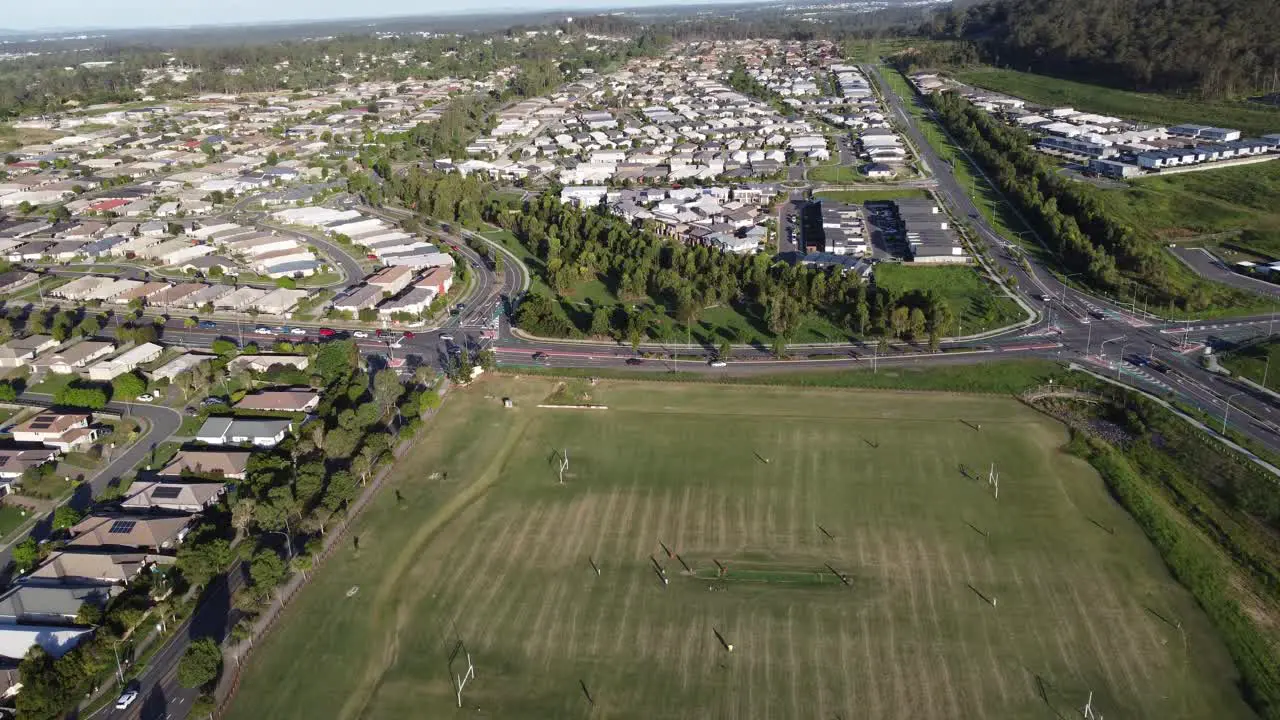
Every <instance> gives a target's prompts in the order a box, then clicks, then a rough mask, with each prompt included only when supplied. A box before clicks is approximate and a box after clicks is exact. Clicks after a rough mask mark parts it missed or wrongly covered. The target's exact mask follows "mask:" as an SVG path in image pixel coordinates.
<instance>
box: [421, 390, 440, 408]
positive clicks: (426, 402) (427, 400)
mask: <svg viewBox="0 0 1280 720" xmlns="http://www.w3.org/2000/svg"><path fill="white" fill-rule="evenodd" d="M419 402H420V403H421V404H422V412H423V413H428V412H431V411H432V410H435V409H436V408H438V407H440V393H438V392H436V391H435V390H428V391H426V392H424V393H422V397H421V398H419Z"/></svg>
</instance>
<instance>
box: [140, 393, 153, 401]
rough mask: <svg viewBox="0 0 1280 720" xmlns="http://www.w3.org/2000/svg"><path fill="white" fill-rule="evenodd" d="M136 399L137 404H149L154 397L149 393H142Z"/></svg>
mask: <svg viewBox="0 0 1280 720" xmlns="http://www.w3.org/2000/svg"><path fill="white" fill-rule="evenodd" d="M136 399H137V401H138V402H151V401H153V400H155V399H156V396H155V395H152V394H151V393H142V394H141V395H139V396H138V397H137V398H136Z"/></svg>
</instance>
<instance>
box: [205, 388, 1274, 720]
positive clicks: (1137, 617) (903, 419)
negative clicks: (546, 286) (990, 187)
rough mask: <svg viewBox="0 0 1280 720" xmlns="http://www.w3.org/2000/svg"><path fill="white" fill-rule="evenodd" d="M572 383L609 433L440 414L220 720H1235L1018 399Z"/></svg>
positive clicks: (1142, 561) (487, 406) (1151, 583)
mask: <svg viewBox="0 0 1280 720" xmlns="http://www.w3.org/2000/svg"><path fill="white" fill-rule="evenodd" d="M571 382H574V386H572V387H571V388H570V389H571V390H573V391H574V392H572V393H566V392H561V393H559V396H560V397H567V396H569V395H574V394H576V393H579V392H585V393H587V394H588V395H589V398H588V399H587V401H589V402H591V403H596V404H603V405H607V406H608V409H599V410H586V409H568V408H538V407H537V404H538V403H540V402H543V401H544V400H545V399H546V398H548V396H551V395H552V394H553V392H554V391H555V390H556V387H557V381H555V380H550V379H545V378H523V379H514V378H510V377H494V378H485V379H483V380H482V381H480V382H478V383H476V384H475V385H474V386H473V387H470V388H468V389H465V390H462V391H460V392H456V393H453V394H451V396H450V397H449V399H448V402H447V404H446V407H445V408H444V410H443V412H442V414H441V415H440V416H439V417H438V418H437V419H436V420H433V421H432V423H431V424H429V425H428V427H427V428H426V430H425V431H424V432H423V434H422V435H421V436H420V438H419V440H418V444H417V445H416V446H415V447H414V449H413V450H412V451H411V452H410V454H409V455H407V456H406V458H405V459H404V460H402V462H401V463H400V465H399V466H398V467H397V468H396V469H395V470H394V471H393V477H392V484H391V485H389V486H387V487H384V488H383V490H382V491H381V493H380V495H379V496H378V498H377V499H376V500H375V501H374V503H373V504H372V505H371V507H370V508H369V510H368V511H367V512H366V513H365V515H364V516H362V517H361V518H360V520H359V522H358V525H357V528H355V529H354V530H353V533H354V535H356V536H358V537H359V547H358V550H357V549H356V547H355V546H354V543H349V544H348V545H347V546H346V547H344V548H343V549H342V550H341V551H340V552H338V553H337V554H336V555H335V556H333V557H332V558H331V559H330V560H329V562H328V563H326V565H325V566H324V567H323V568H322V569H321V570H320V571H319V573H318V575H317V577H316V579H315V580H314V582H313V583H312V584H311V585H310V586H309V587H308V588H307V589H306V590H304V591H303V592H302V593H301V594H300V595H299V596H298V598H297V599H296V600H295V601H294V603H293V605H292V606H291V607H290V609H289V612H288V614H287V616H286V618H285V619H284V621H283V622H282V623H280V624H279V625H278V626H277V627H276V628H275V629H274V630H273V631H272V633H271V634H270V635H269V636H268V638H267V639H266V640H265V641H264V642H263V644H262V645H261V647H259V648H258V650H257V651H256V652H255V653H254V655H253V656H252V659H251V660H250V663H249V665H248V667H247V670H246V672H245V675H244V678H243V682H242V685H241V688H240V691H239V694H238V696H237V699H236V702H235V704H234V705H233V707H232V712H231V713H230V716H231V717H233V718H237V719H243V720H250V719H257V718H273V719H289V718H298V719H300V720H301V719H303V718H306V719H308V720H311V719H314V718H341V719H342V720H354V719H355V718H411V717H412V718H417V717H430V718H442V717H495V718H531V719H532V718H578V717H581V718H586V717H600V718H637V719H640V718H762V719H763V718H824V719H825V718H845V719H846V720H852V719H854V718H886V719H889V718H924V719H935V718H936V719H938V720H943V719H952V718H962V717H990V718H1002V719H1008V718H1053V717H1062V718H1066V717H1080V710H1081V708H1082V707H1083V706H1084V704H1085V702H1086V700H1087V698H1088V697H1089V694H1090V693H1091V692H1092V695H1093V705H1094V709H1095V710H1096V711H1098V712H1099V713H1100V714H1102V715H1105V716H1106V717H1108V718H1111V717H1114V718H1153V719H1154V718H1160V719H1168V718H1209V717H1212V718H1246V717H1251V714H1250V712H1249V710H1248V708H1247V707H1246V706H1245V705H1244V703H1243V702H1242V701H1241V700H1240V699H1239V696H1238V692H1237V690H1236V688H1235V687H1234V685H1233V681H1234V679H1235V673H1234V669H1233V667H1232V665H1231V663H1230V659H1229V657H1228V656H1227V654H1226V651H1225V649H1224V648H1223V647H1222V645H1221V643H1220V642H1219V641H1218V640H1217V639H1216V637H1215V636H1214V633H1213V630H1212V628H1211V627H1210V625H1209V622H1208V620H1207V618H1205V617H1204V615H1203V614H1202V613H1201V612H1200V611H1199V610H1198V609H1197V608H1196V606H1195V604H1194V601H1193V600H1192V599H1191V597H1190V595H1189V594H1188V593H1187V592H1186V591H1185V590H1183V589H1182V588H1181V587H1180V586H1179V585H1178V584H1177V583H1176V582H1175V581H1174V580H1173V579H1172V578H1171V577H1170V576H1169V574H1168V572H1167V571H1166V570H1165V568H1164V566H1163V565H1162V563H1161V561H1160V559H1159V557H1158V555H1157V554H1156V552H1155V550H1154V549H1153V548H1152V547H1151V546H1150V544H1149V543H1148V542H1147V541H1146V539H1145V538H1144V537H1143V536H1142V534H1141V531H1140V530H1139V529H1138V528H1137V526H1136V525H1135V524H1134V523H1133V522H1132V521H1131V520H1130V519H1129V517H1128V516H1127V515H1126V514H1125V513H1124V511H1123V510H1122V509H1121V508H1120V507H1119V506H1118V505H1117V504H1116V503H1115V502H1114V501H1113V500H1112V499H1111V498H1110V497H1109V496H1108V495H1107V493H1106V489H1105V487H1104V485H1103V483H1102V481H1101V480H1100V479H1099V478H1098V476H1097V474H1096V473H1094V472H1093V470H1092V469H1091V468H1090V467H1089V466H1088V465H1087V464H1085V463H1084V462H1083V461H1081V460H1078V459H1076V458H1074V457H1071V456H1068V455H1066V454H1064V453H1062V452H1060V450H1059V448H1060V447H1061V446H1062V445H1063V444H1064V443H1065V442H1066V440H1067V433H1066V431H1065V429H1064V428H1063V427H1062V426H1061V425H1060V424H1058V423H1056V422H1055V421H1052V420H1050V419H1048V418H1046V417H1044V416H1042V415H1040V414H1039V413H1037V412H1035V411H1033V410H1031V409H1030V408H1027V407H1025V406H1023V405H1021V404H1020V403H1018V402H1016V401H1015V400H1012V399H1009V398H1002V397H994V396H974V395H959V394H954V395H953V394H945V393H903V392H867V391H845V390H831V389H797V388H787V387H742V386H714V385H701V384H676V383H670V384H668V383H644V382H622V381H602V382H601V383H600V384H599V385H597V386H594V387H589V386H587V385H586V384H585V383H584V382H581V381H571ZM504 397H511V398H513V399H514V404H515V407H514V408H511V409H504V408H503V406H502V402H501V399H502V398H504ZM566 452H567V454H568V457H569V462H568V467H567V469H565V470H564V473H563V484H562V483H561V482H560V474H561V472H560V471H561V466H562V457H563V455H564V454H565V453H566ZM993 465H994V467H995V469H996V471H997V472H998V473H999V497H998V499H997V498H996V497H995V494H996V493H995V489H994V488H993V487H992V485H991V484H990V482H989V480H988V477H989V475H990V473H991V469H992V466H993ZM397 491H398V494H397ZM352 588H358V591H357V592H355V594H353V595H350V596H348V594H349V592H350V591H351V589H352ZM459 640H461V642H462V646H463V647H464V648H465V652H464V651H458V652H456V653H455V652H454V651H455V650H456V649H457V648H458V647H459V645H458V642H459ZM729 646H732V651H730V649H729ZM466 652H469V653H470V656H471V659H472V661H473V663H474V669H475V676H474V678H473V679H470V680H469V681H468V682H467V683H466V685H465V688H464V689H463V692H462V702H463V709H458V708H457V706H456V691H455V678H456V677H457V676H458V675H459V674H464V675H465V669H466V665H467V663H466ZM451 655H453V660H452V662H451V660H450V657H451Z"/></svg>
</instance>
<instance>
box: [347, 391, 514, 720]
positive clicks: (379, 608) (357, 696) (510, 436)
mask: <svg viewBox="0 0 1280 720" xmlns="http://www.w3.org/2000/svg"><path fill="white" fill-rule="evenodd" d="M529 422H530V417H529V416H528V415H524V416H522V417H520V418H519V419H518V420H517V421H516V422H514V423H512V425H511V429H510V430H508V431H507V437H506V439H505V440H504V441H503V444H502V446H501V447H500V448H499V450H498V452H497V453H495V454H494V456H493V460H492V461H490V463H489V467H487V468H486V469H485V471H484V473H482V474H481V475H480V476H479V477H478V478H476V480H475V481H474V482H472V483H471V484H470V485H468V486H467V487H465V488H463V489H462V490H460V491H459V492H458V494H456V495H454V496H453V497H452V498H450V499H449V501H448V502H446V503H445V504H444V505H442V506H441V507H440V509H439V510H437V511H436V512H435V513H434V514H433V515H432V516H431V517H430V518H428V519H427V521H426V522H424V523H423V524H422V525H421V526H420V527H419V528H418V530H417V531H416V532H415V533H414V534H413V536H412V537H410V538H409V540H408V541H407V542H406V543H405V544H404V546H403V547H402V548H401V550H400V554H399V555H397V556H396V558H395V560H394V561H392V563H391V565H390V567H388V568H387V572H386V573H384V574H383V578H384V579H383V581H382V582H381V583H379V585H378V589H377V592H376V593H375V594H374V601H373V603H372V606H373V607H372V608H371V610H370V617H372V618H374V621H375V623H378V624H385V620H389V619H390V617H389V613H388V612H387V610H388V605H389V604H390V602H391V599H392V592H393V591H394V590H395V587H396V585H397V584H398V583H399V582H400V580H401V579H402V578H403V576H404V574H405V571H406V570H407V569H408V567H409V566H410V565H411V564H412V563H413V562H414V561H415V560H417V559H418V555H419V554H420V552H421V550H422V548H423V546H425V545H426V544H427V542H428V541H429V540H430V539H431V538H432V536H434V535H435V534H436V532H437V531H438V530H439V529H440V528H441V527H443V526H444V525H445V523H447V522H449V521H450V520H452V519H453V517H454V516H455V515H457V514H458V513H459V512H461V511H462V510H463V509H464V508H466V507H467V506H468V505H470V504H471V503H472V502H475V501H476V500H478V499H479V498H480V497H481V496H482V495H483V494H484V493H485V491H487V490H488V489H489V488H490V487H491V486H493V484H494V483H495V482H497V481H498V478H499V477H500V476H501V475H502V472H501V471H502V467H503V466H504V465H505V464H506V462H507V459H508V458H509V457H510V455H511V451H512V450H514V449H515V446H516V443H517V442H518V441H519V439H520V436H521V435H523V434H524V431H525V428H526V427H527V426H528V425H529ZM379 621H382V622H379ZM377 630H378V628H376V627H375V628H373V629H371V631H370V633H369V640H370V641H372V642H373V643H377V642H379V641H381V642H382V644H383V646H384V647H389V646H391V645H392V643H393V642H394V641H395V638H394V636H393V633H392V632H391V631H389V630H385V629H384V630H383V631H382V632H381V633H379V632H378V631H377ZM379 635H380V636H381V637H380V638H379ZM375 646H376V645H375ZM387 667H389V665H387V664H385V663H379V662H377V661H376V660H374V661H371V662H369V663H368V664H367V665H366V667H365V668H364V673H363V680H362V682H361V684H360V685H359V686H357V687H356V689H355V690H354V691H353V692H352V693H351V695H350V696H348V698H347V701H346V702H345V703H343V705H342V709H341V710H340V711H339V713H338V717H339V718H340V719H341V720H351V719H352V718H355V717H358V716H359V715H360V713H362V712H363V710H364V708H365V707H366V706H367V705H368V704H369V701H370V700H371V699H372V697H373V693H374V691H375V690H376V689H377V685H378V678H379V677H381V675H382V674H383V673H384V672H385V671H386V669H387Z"/></svg>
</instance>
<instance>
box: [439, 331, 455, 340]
mask: <svg viewBox="0 0 1280 720" xmlns="http://www.w3.org/2000/svg"><path fill="white" fill-rule="evenodd" d="M440 339H441V340H444V341H445V342H452V341H453V336H452V335H449V334H446V333H441V334H440Z"/></svg>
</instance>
